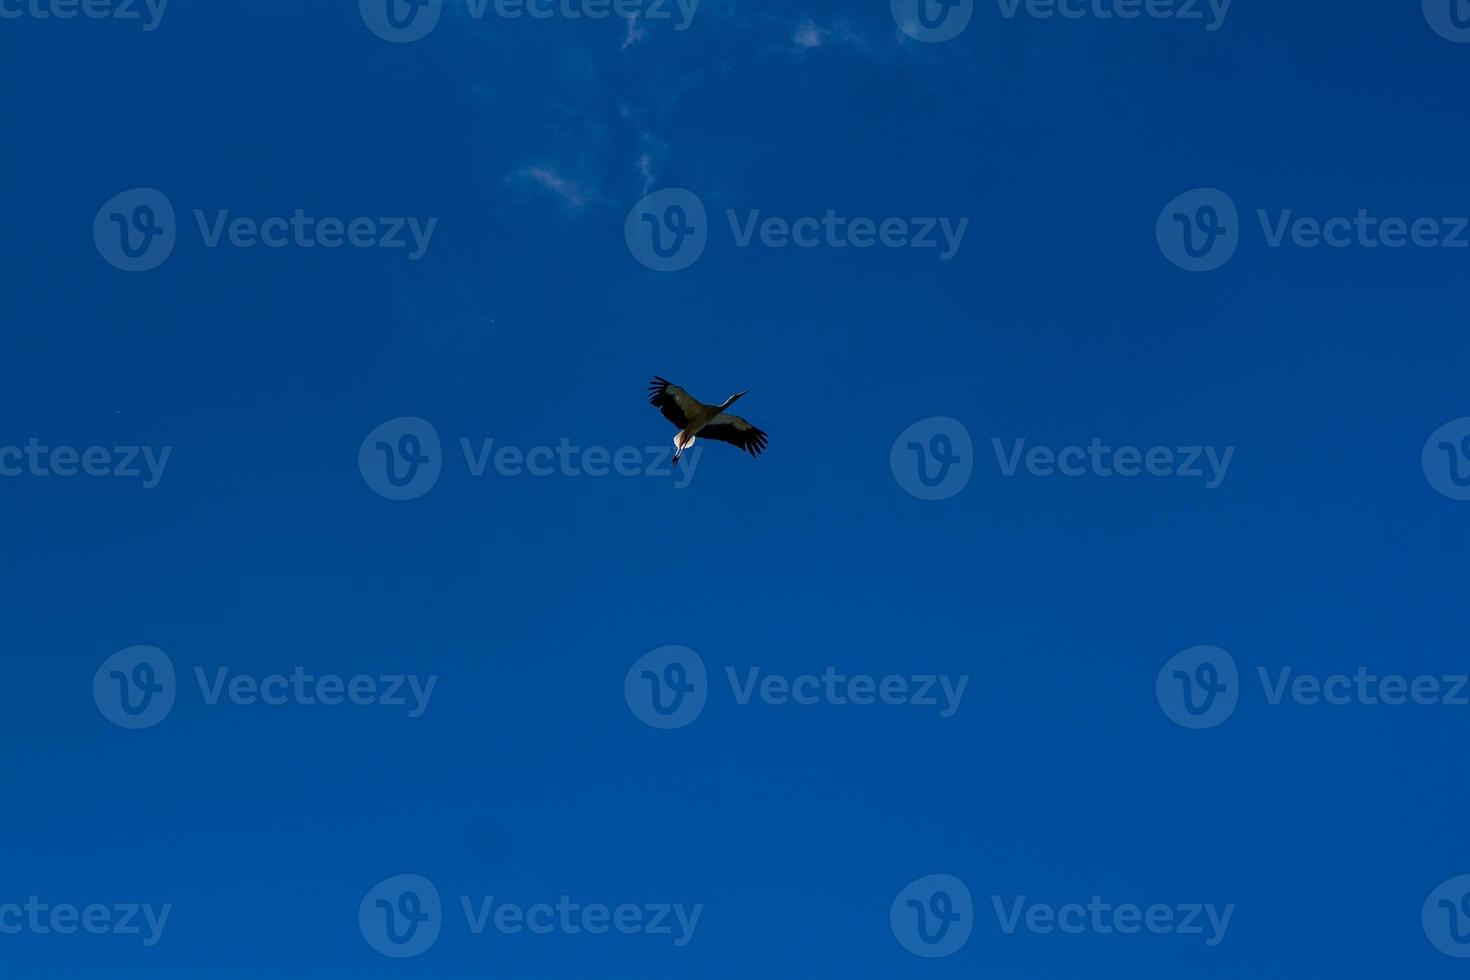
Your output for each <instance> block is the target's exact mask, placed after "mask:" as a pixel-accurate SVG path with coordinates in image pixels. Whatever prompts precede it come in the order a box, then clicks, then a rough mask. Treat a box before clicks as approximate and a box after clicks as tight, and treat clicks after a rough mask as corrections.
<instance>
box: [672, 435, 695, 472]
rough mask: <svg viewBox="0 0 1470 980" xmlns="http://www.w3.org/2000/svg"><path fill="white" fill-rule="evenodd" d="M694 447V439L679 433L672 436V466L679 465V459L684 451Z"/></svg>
mask: <svg viewBox="0 0 1470 980" xmlns="http://www.w3.org/2000/svg"><path fill="white" fill-rule="evenodd" d="M692 445H694V437H693V436H687V435H685V434H684V433H682V432H681V433H679V434H678V435H676V436H674V465H675V466H678V465H679V457H680V456H683V455H684V450H686V449H688V448H689V447H690V446H692Z"/></svg>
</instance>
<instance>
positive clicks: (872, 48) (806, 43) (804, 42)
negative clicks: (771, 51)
mask: <svg viewBox="0 0 1470 980" xmlns="http://www.w3.org/2000/svg"><path fill="white" fill-rule="evenodd" d="M836 45H841V46H843V47H847V48H851V49H852V50H854V51H856V52H858V53H859V54H862V55H866V56H868V57H870V58H875V59H877V60H880V61H881V60H883V59H884V57H885V54H884V51H883V49H882V48H880V47H879V46H878V45H876V44H874V43H873V42H872V41H870V40H868V38H867V36H866V35H864V34H863V33H862V32H860V31H859V30H858V29H857V28H855V27H853V26H852V24H851V23H850V22H848V21H846V20H841V19H839V20H835V21H833V22H832V23H831V24H830V25H829V26H826V27H823V26H822V25H821V24H818V23H817V22H816V21H815V20H813V19H812V18H810V17H807V18H804V19H803V20H801V21H800V22H799V23H798V24H797V25H796V27H795V28H794V29H793V30H792V32H791V48H790V49H789V50H790V51H791V52H792V53H795V54H805V53H806V52H808V51H814V50H816V49H817V48H823V47H832V46H836Z"/></svg>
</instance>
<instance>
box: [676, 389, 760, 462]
mask: <svg viewBox="0 0 1470 980" xmlns="http://www.w3.org/2000/svg"><path fill="white" fill-rule="evenodd" d="M749 390H750V389H749V388H747V389H745V391H741V392H737V393H736V394H733V395H731V396H730V397H729V398H726V399H725V403H724V404H723V405H718V406H716V405H706V404H705V403H704V402H702V401H699V400H698V399H696V398H695V397H694V396H693V395H691V394H689V392H687V391H685V390H684V389H683V388H680V387H679V386H678V385H676V384H671V383H670V382H669V381H667V380H665V379H664V378H659V377H655V378H654V379H653V380H652V381H651V382H649V384H648V404H650V405H652V406H653V407H654V408H656V409H658V410H659V411H660V412H662V413H663V416H664V418H666V419H668V420H669V421H670V422H672V423H674V424H675V425H677V426H678V427H679V434H678V435H676V436H674V465H675V466H677V465H678V464H679V457H680V456H682V455H683V454H684V450H686V449H688V448H689V447H690V446H692V445H694V438H695V436H703V437H704V438H706V439H714V440H716V441H718V442H728V443H729V444H730V445H732V446H734V447H736V448H737V449H743V450H745V451H746V452H748V453H750V455H752V456H759V455H760V454H761V453H762V452H763V451H764V450H765V448H766V434H765V433H764V432H762V431H761V430H760V429H757V428H756V427H755V426H753V425H751V424H750V423H749V422H747V421H745V420H744V419H743V418H741V417H740V416H738V415H726V414H725V409H727V408H729V407H730V406H731V405H733V404H735V403H736V402H737V401H739V400H740V399H741V398H742V397H744V395H745V393H746V392H748V391H749Z"/></svg>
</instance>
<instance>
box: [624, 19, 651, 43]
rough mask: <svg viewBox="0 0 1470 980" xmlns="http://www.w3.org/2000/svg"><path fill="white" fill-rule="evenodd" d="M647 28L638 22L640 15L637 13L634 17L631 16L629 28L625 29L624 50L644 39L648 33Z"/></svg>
mask: <svg viewBox="0 0 1470 980" xmlns="http://www.w3.org/2000/svg"><path fill="white" fill-rule="evenodd" d="M647 30H648V29H647V28H645V27H644V26H643V25H641V24H639V23H638V15H637V14H636V13H635V14H634V15H633V16H632V17H629V18H628V26H627V29H626V30H625V31H623V50H624V51H626V50H628V49H629V48H630V47H632V46H633V45H635V44H637V43H638V42H639V41H641V40H643V35H644V34H645V33H647Z"/></svg>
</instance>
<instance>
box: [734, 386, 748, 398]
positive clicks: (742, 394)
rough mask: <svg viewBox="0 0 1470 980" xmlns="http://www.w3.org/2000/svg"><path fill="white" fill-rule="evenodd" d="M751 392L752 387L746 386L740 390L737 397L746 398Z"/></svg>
mask: <svg viewBox="0 0 1470 980" xmlns="http://www.w3.org/2000/svg"><path fill="white" fill-rule="evenodd" d="M749 392H750V389H749V388H746V389H745V391H742V392H740V393H739V394H738V395H736V396H735V397H736V398H744V397H745V396H746V395H747V394H748V393H749Z"/></svg>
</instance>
